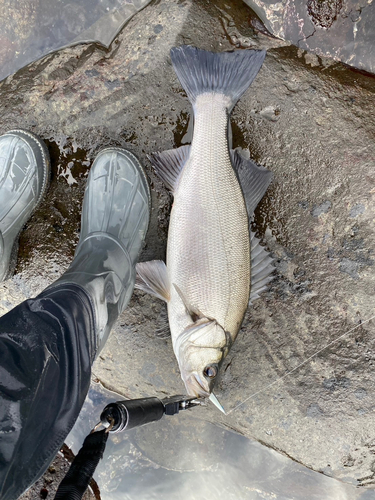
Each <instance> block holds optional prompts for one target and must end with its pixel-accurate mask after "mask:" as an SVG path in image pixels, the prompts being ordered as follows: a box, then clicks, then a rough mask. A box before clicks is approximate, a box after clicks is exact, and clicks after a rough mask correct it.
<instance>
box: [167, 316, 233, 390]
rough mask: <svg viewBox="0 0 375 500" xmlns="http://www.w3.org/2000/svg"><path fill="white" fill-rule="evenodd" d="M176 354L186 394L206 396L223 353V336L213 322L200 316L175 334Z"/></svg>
mask: <svg viewBox="0 0 375 500" xmlns="http://www.w3.org/2000/svg"><path fill="white" fill-rule="evenodd" d="M179 340H180V342H179V345H178V350H177V352H176V357H177V360H178V364H179V367H180V372H181V378H182V380H183V381H184V383H185V387H186V390H187V393H188V394H189V395H190V396H194V397H201V398H208V397H209V396H210V394H211V392H212V389H213V387H214V385H215V382H216V380H217V375H218V373H219V366H220V363H221V361H222V360H223V358H224V356H225V354H226V352H227V349H226V348H227V335H226V333H225V331H224V329H223V328H222V327H221V326H220V325H219V324H218V323H217V322H216V321H215V320H209V319H207V318H201V319H199V320H198V321H195V322H194V323H193V324H192V325H191V326H189V327H188V328H186V329H185V330H184V331H183V332H182V334H181V335H180V336H179Z"/></svg>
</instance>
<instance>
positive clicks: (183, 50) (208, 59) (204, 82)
mask: <svg viewBox="0 0 375 500" xmlns="http://www.w3.org/2000/svg"><path fill="white" fill-rule="evenodd" d="M265 56H266V51H265V50H238V51H235V52H219V53H214V52H209V51H207V50H201V49H197V48H195V47H191V46H190V45H182V46H180V47H174V48H172V49H171V59H172V64H173V67H174V70H175V72H176V74H177V76H178V79H179V80H180V82H181V85H182V86H183V88H184V89H185V91H186V93H187V95H188V98H189V100H190V102H191V103H192V104H194V103H195V100H196V98H197V96H199V95H200V94H204V93H207V92H214V93H218V94H224V95H226V96H228V97H229V98H230V100H231V105H230V106H229V111H231V110H232V108H233V106H234V105H235V104H236V102H237V101H238V99H239V98H240V97H241V96H242V94H243V93H244V92H245V90H246V89H247V88H248V87H249V86H250V84H251V83H252V81H253V80H254V78H255V77H256V75H257V74H258V71H259V70H260V68H261V66H262V64H263V61H264V58H265Z"/></svg>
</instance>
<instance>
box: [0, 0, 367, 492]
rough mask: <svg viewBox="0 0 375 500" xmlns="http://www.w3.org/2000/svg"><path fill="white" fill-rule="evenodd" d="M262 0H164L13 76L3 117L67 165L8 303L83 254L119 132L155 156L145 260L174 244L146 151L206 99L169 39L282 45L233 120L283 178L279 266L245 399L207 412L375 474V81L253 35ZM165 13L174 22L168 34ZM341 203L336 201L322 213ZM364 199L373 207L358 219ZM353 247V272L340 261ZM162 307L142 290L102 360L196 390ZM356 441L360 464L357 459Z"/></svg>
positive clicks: (282, 447)
mask: <svg viewBox="0 0 375 500" xmlns="http://www.w3.org/2000/svg"><path fill="white" fill-rule="evenodd" d="M250 14H251V12H250V10H249V9H248V8H247V7H246V5H245V4H238V3H236V2H231V1H229V0H226V1H222V2H215V3H213V2H204V1H198V0H196V1H192V0H187V1H185V2H180V1H178V0H176V1H172V0H164V1H163V0H162V1H161V2H154V3H152V4H150V5H149V6H148V7H146V8H145V9H144V10H142V11H141V12H140V13H139V14H137V16H135V17H134V18H133V19H132V20H131V21H130V22H129V23H128V25H127V26H126V28H125V29H124V30H123V31H122V32H121V33H120V35H119V36H118V37H117V38H116V40H115V41H114V43H113V44H112V46H111V48H110V49H109V50H104V49H103V48H102V47H100V46H97V45H95V44H89V45H80V46H75V47H71V48H67V49H64V50H63V51H60V52H59V53H57V54H53V55H49V56H47V57H45V58H43V59H41V60H40V61H38V62H37V63H34V64H32V65H30V66H28V67H27V68H25V69H24V70H22V71H20V72H19V73H18V74H17V75H15V76H13V77H8V78H7V79H6V80H4V81H3V82H1V83H0V102H1V114H0V132H1V133H2V132H5V131H6V130H8V129H10V128H13V127H19V126H22V127H24V128H28V129H31V130H32V131H33V132H35V133H37V134H39V135H40V136H42V137H43V138H44V139H45V140H46V141H47V144H48V146H49V149H50V152H51V155H52V167H53V172H52V182H51V187H50V190H49V192H48V194H47V196H46V198H45V200H44V202H43V204H42V205H41V207H40V208H39V209H38V211H37V212H36V213H35V214H34V216H33V218H32V219H31V220H30V222H29V223H28V225H27V227H26V228H25V230H24V231H23V233H22V236H21V251H20V255H19V260H18V267H17V274H16V275H15V277H14V278H13V279H12V280H10V281H8V282H6V283H4V284H1V285H0V297H1V300H0V307H1V310H2V312H6V310H8V309H9V308H10V307H13V306H14V305H16V304H17V303H18V302H20V301H21V300H23V299H24V298H26V297H30V296H35V295H36V294H37V293H39V292H40V291H41V290H42V289H43V288H44V287H45V286H46V285H48V284H50V283H51V282H53V281H54V280H55V279H56V278H57V277H58V276H59V275H60V274H61V273H62V272H63V271H64V270H65V269H66V267H67V266H68V264H69V262H70V260H71V259H72V257H73V253H74V248H75V245H76V243H77V240H78V231H79V224H80V222H79V221H80V207H81V202H82V196H83V191H84V186H85V181H86V177H87V173H88V170H89V166H90V164H91V161H92V159H93V157H94V156H95V154H96V153H97V152H98V151H99V150H100V149H101V148H102V147H104V146H108V145H120V146H124V147H128V148H130V149H131V150H132V151H133V152H134V153H135V154H136V155H137V156H138V157H139V158H140V159H141V161H142V162H143V164H144V165H145V167H146V169H147V172H148V175H149V178H150V183H151V187H152V197H153V211H152V220H151V226H150V231H149V234H148V237H147V241H146V246H145V249H144V251H143V254H142V256H141V259H142V260H149V259H152V258H154V259H158V258H164V256H165V246H166V237H167V229H168V217H169V211H170V207H171V197H170V195H169V193H168V192H167V191H166V189H165V187H164V186H163V185H162V184H161V182H160V181H159V180H158V179H157V177H156V176H155V174H154V172H153V170H152V168H151V166H150V164H149V162H148V160H147V157H146V154H148V153H150V152H152V151H155V150H164V149H169V148H171V147H177V146H180V145H181V143H182V141H183V140H184V137H185V136H186V133H187V130H188V120H189V113H190V104H189V102H188V100H187V98H186V96H185V94H184V92H183V90H182V89H181V86H180V84H179V82H178V80H177V78H176V76H175V74H174V72H173V69H172V67H171V65H170V60H169V49H170V47H172V46H174V45H178V44H181V43H190V44H193V45H196V46H198V47H201V48H205V49H210V50H217V51H220V50H229V49H231V48H233V44H234V40H235V41H236V42H235V44H239V46H252V47H256V48H262V47H266V48H269V49H270V50H269V51H268V55H267V57H266V60H265V63H264V66H263V68H262V70H261V71H260V73H259V75H258V77H257V78H256V80H255V81H254V83H253V85H252V87H251V88H250V89H249V90H248V91H247V92H246V94H245V95H244V96H243V98H242V99H241V100H240V102H239V103H238V105H237V106H236V107H235V109H234V111H233V115H232V130H233V146H234V147H241V148H242V149H249V150H250V153H251V157H252V158H253V159H254V160H255V161H257V162H258V163H259V164H262V165H264V166H266V167H267V168H269V169H270V170H271V171H272V172H273V175H274V179H273V183H272V185H271V187H270V188H269V190H268V192H267V194H266V196H265V197H264V199H263V200H262V202H261V203H260V206H259V207H258V208H257V210H256V212H255V218H254V225H253V229H254V230H255V231H256V233H257V235H258V236H259V237H261V238H262V239H263V241H264V243H265V244H267V246H268V247H269V249H270V251H271V252H272V254H273V256H274V258H275V265H276V268H277V271H276V273H275V279H274V281H273V283H272V284H271V287H270V289H269V291H268V292H266V293H264V294H263V295H262V297H261V299H259V300H258V301H256V302H255V303H254V306H253V307H252V308H251V309H249V310H248V312H247V314H246V317H245V320H244V323H243V326H242V329H241V331H240V334H239V336H238V338H237V340H236V342H235V344H234V346H233V348H232V350H231V351H230V353H229V355H228V356H227V358H226V360H225V363H224V364H223V366H222V368H221V380H220V381H219V383H218V385H217V391H216V392H217V396H218V398H219V399H220V400H221V402H222V404H223V405H224V407H225V408H226V410H227V411H228V413H229V414H228V415H227V416H224V415H221V414H219V412H218V411H217V410H216V409H215V408H214V407H212V406H208V407H207V408H202V409H198V410H195V411H196V413H194V416H193V415H192V417H191V418H194V417H195V415H196V416H197V417H199V418H203V419H205V420H207V421H210V422H214V423H217V424H220V425H223V426H226V427H228V428H231V429H235V430H236V431H238V432H239V433H241V434H243V435H245V436H249V437H253V438H255V439H257V440H259V441H260V442H262V443H263V444H265V445H267V446H269V447H271V448H273V449H276V450H278V451H280V452H282V453H284V454H286V455H288V456H290V457H292V458H293V459H294V460H296V461H298V462H300V463H303V464H305V465H307V466H308V467H310V468H312V469H314V470H317V471H321V472H324V473H325V474H327V475H330V476H333V477H336V478H338V479H340V480H342V481H346V482H349V483H352V484H358V485H363V486H368V487H370V488H371V487H373V483H374V481H375V473H374V472H373V453H374V451H375V442H374V428H375V414H374V411H373V408H374V404H375V390H374V384H373V369H374V363H375V340H374V339H375V336H374V333H375V327H374V318H373V315H374V295H375V276H374V271H373V269H374V267H373V265H372V260H373V256H372V253H373V249H374V248H375V227H374V226H375V220H374V215H373V213H374V208H373V207H374V196H375V177H374V167H373V165H374V158H375V143H374V140H373V137H374V133H375V130H374V128H375V123H374V117H373V107H374V87H375V83H374V80H373V79H372V78H370V77H368V76H366V75H362V74H354V73H353V72H352V71H350V70H348V69H346V68H345V67H343V66H342V65H340V64H337V65H334V66H330V67H327V66H326V65H323V64H322V63H321V62H320V61H319V66H314V67H313V68H312V67H311V65H310V64H308V63H306V60H305V58H304V57H303V56H304V54H303V52H301V51H297V49H296V48H294V47H283V46H280V42H279V41H278V40H273V39H272V38H270V37H268V36H265V35H262V34H259V35H258V36H253V31H252V29H251V27H249V25H248V23H247V20H248V18H249V16H250ZM158 24H160V25H161V26H163V30H162V31H160V32H159V33H155V29H154V28H155V26H157V25H158ZM272 47H273V48H272ZM108 82H116V85H111V84H108ZM117 83H119V84H120V85H118V84H117ZM270 107H272V109H274V110H278V115H277V118H278V119H277V120H276V121H275V120H270V119H269V116H264V113H263V115H262V113H261V112H262V110H265V109H267V108H268V109H270ZM71 162H73V164H71ZM359 173H360V175H359ZM72 179H73V180H74V181H75V182H73V181H72ZM326 200H329V201H330V203H331V206H330V208H329V210H327V211H326V212H325V213H321V214H320V215H319V216H318V217H316V216H313V215H312V213H311V210H313V209H314V207H319V206H321V204H322V203H323V202H324V201H326ZM358 205H361V206H363V207H365V210H363V211H358V210H357V212H358V213H357V215H356V217H355V218H353V217H352V215H351V214H353V212H352V208H353V207H355V206H358ZM353 241H354V243H352V242H353ZM345 259H348V260H350V261H352V262H354V263H355V264H357V265H356V266H355V268H353V269H350V266H349V264H348V262H347V260H345ZM343 262H344V267H345V265H346V270H348V269H349V270H350V273H352V275H351V274H350V273H349V274H348V272H342V271H343V269H342V265H343ZM345 263H346V264H345ZM348 266H349V267H348ZM353 273H354V274H355V279H354V278H353ZM161 309H162V304H160V302H158V301H157V299H154V298H152V297H150V296H146V295H144V294H143V293H141V292H135V293H134V295H133V298H132V300H131V303H130V305H129V307H128V309H127V311H126V312H125V313H124V314H123V315H122V316H121V318H120V319H119V321H118V322H117V324H116V327H115V328H114V331H113V332H112V334H111V336H110V339H109V341H108V343H107V345H106V347H105V348H104V350H103V351H102V352H101V354H100V356H99V357H98V359H97V361H96V363H95V365H94V374H95V377H97V378H98V379H100V380H101V381H102V382H103V384H104V385H105V386H106V387H108V388H112V389H115V390H116V391H117V392H120V393H121V394H123V395H124V396H127V397H140V396H146V395H159V396H165V395H167V394H173V393H181V392H183V390H184V387H183V384H182V381H181V379H180V375H179V371H178V366H177V363H176V360H175V358H174V355H173V351H172V345H171V342H170V341H169V340H160V339H158V338H156V337H155V335H154V332H155V330H156V329H157V325H158V321H159V320H158V318H159V315H160V312H161ZM371 318H372V319H371ZM337 339H338V340H337ZM316 353H318V354H316ZM345 380H348V381H350V384H346V383H342V382H340V381H345ZM327 381H328V382H327ZM327 384H328V387H327ZM332 388H333V389H334V390H331V389H332ZM362 394H366V397H363V398H361V395H362ZM358 395H360V396H358ZM349 455H350V459H348V458H346V459H345V460H346V463H350V464H351V465H350V467H348V466H345V465H344V463H343V457H349Z"/></svg>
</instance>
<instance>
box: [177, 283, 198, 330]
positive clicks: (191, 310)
mask: <svg viewBox="0 0 375 500" xmlns="http://www.w3.org/2000/svg"><path fill="white" fill-rule="evenodd" d="M173 286H174V288H175V290H176V292H177V293H178V295H179V297H180V299H181V300H182V302H183V304H184V306H185V309H186V312H187V313H188V314H189V316H190V317H191V320H192V321H193V323H195V322H196V321H197V320H199V319H201V318H204V317H205V316H204V315H203V314H202V313H201V312H200V310H199V309H198V308H196V307H194V306H192V305H191V304H190V303H189V301H188V300H187V299H186V297H185V296H184V294H183V293H182V291H181V288H180V287H179V286H177V285H176V284H175V283H173Z"/></svg>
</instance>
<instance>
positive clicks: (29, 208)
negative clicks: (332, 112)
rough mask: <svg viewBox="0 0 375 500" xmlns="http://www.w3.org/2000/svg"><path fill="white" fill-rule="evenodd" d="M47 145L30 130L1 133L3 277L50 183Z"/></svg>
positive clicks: (8, 273) (0, 265)
mask: <svg viewBox="0 0 375 500" xmlns="http://www.w3.org/2000/svg"><path fill="white" fill-rule="evenodd" d="M49 176H50V159H49V154H48V150H47V148H46V145H45V144H44V143H43V142H42V141H41V139H39V137H37V136H36V135H34V134H32V133H31V132H28V131H26V130H11V131H10V132H7V133H6V134H4V135H2V136H0V281H4V280H6V279H7V278H9V277H10V276H11V275H12V274H13V271H14V268H15V265H16V261H17V251H18V236H19V234H20V232H21V230H22V228H23V226H24V225H25V224H26V222H27V221H28V220H29V218H30V217H31V215H32V213H33V211H34V210H35V208H36V207H37V206H38V204H39V203H40V201H41V200H42V198H43V196H44V193H45V191H46V189H47V187H48V184H49Z"/></svg>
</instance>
